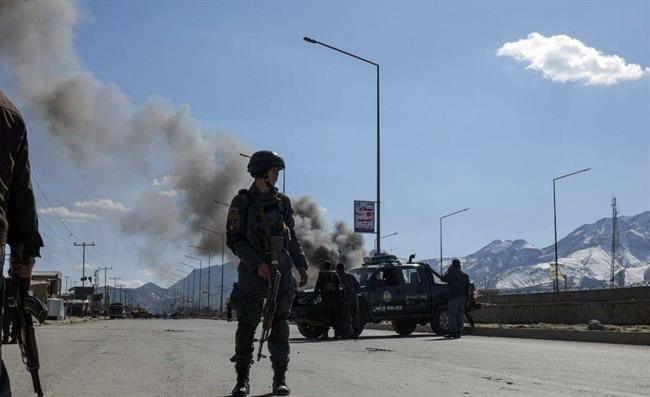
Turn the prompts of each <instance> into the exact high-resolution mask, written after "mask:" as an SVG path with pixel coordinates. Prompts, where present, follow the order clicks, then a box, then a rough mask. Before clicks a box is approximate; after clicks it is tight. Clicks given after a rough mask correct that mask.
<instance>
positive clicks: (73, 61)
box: [0, 0, 363, 276]
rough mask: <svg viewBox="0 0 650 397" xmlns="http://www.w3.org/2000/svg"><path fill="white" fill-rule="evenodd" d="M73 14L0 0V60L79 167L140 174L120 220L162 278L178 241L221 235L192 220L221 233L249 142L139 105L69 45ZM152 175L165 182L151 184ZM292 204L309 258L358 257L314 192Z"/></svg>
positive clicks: (184, 113) (59, 7)
mask: <svg viewBox="0 0 650 397" xmlns="http://www.w3.org/2000/svg"><path fill="white" fill-rule="evenodd" d="M79 18H80V16H79V12H78V10H77V9H76V8H75V6H74V3H73V2H71V1H29V0H28V1H18V0H0V37H1V38H2V39H1V40H0V61H1V62H2V63H3V64H4V65H5V66H6V70H7V71H8V73H9V74H10V76H11V80H12V82H13V84H14V88H15V91H16V93H17V94H18V95H19V97H20V99H21V101H22V102H23V103H24V104H25V105H26V106H27V107H28V109H29V111H30V112H33V113H34V114H36V115H37V116H39V117H40V118H41V119H42V120H43V122H44V123H45V125H46V126H47V131H48V132H50V133H51V134H52V135H53V136H55V137H56V139H57V140H58V141H59V142H60V143H61V144H62V146H63V147H64V148H65V151H66V153H67V154H68V156H69V157H70V158H71V159H72V160H73V161H75V162H76V163H77V164H79V165H80V166H82V165H83V166H87V165H90V164H94V165H96V166H97V165H98V164H100V165H99V166H97V169H98V170H101V169H105V170H106V171H105V172H107V173H111V174H119V175H120V177H117V178H115V180H116V181H119V180H124V179H125V178H129V180H131V179H139V180H147V184H146V185H144V186H142V187H141V188H140V189H139V190H140V193H139V194H138V197H137V200H136V203H135V205H134V207H133V208H132V210H131V211H130V212H129V214H128V215H127V216H125V217H124V219H122V220H121V222H120V227H121V229H122V231H124V232H125V233H127V234H129V235H132V236H134V237H135V238H138V239H140V243H141V244H139V245H138V255H139V259H140V261H141V264H142V265H143V266H145V267H147V268H148V270H149V271H151V272H152V273H154V274H156V275H158V276H164V275H165V274H166V272H167V271H168V270H169V268H170V266H169V264H170V263H171V264H173V265H175V264H176V263H175V262H176V258H178V255H179V249H182V247H183V246H184V245H186V244H185V243H181V244H179V242H185V241H193V242H196V241H197V238H200V239H201V240H200V246H204V247H208V248H210V249H211V250H212V252H213V254H218V253H220V250H221V249H222V244H221V237H220V236H218V235H215V234H212V233H203V232H200V231H199V230H198V227H199V226H203V227H207V228H210V229H214V230H215V231H217V232H219V233H224V232H225V222H226V215H227V208H226V207H225V206H220V205H216V204H215V203H214V202H213V200H219V201H222V202H229V201H230V199H231V198H232V197H233V196H234V194H235V193H236V192H237V190H239V189H241V188H243V187H246V185H247V184H248V183H249V182H248V181H249V179H248V176H247V175H246V173H245V162H244V161H243V160H242V158H241V157H240V156H239V153H242V152H244V153H250V152H251V149H250V148H248V147H247V146H246V145H245V144H243V143H241V142H240V141H239V140H238V139H237V138H236V137H233V136H230V135H226V134H216V133H207V132H206V131H203V130H202V129H201V127H200V125H199V123H198V122H197V120H195V119H194V118H193V117H192V116H191V114H190V110H189V107H188V106H174V105H173V104H171V103H169V102H167V101H166V100H164V99H162V98H157V97H155V98H152V99H149V100H148V101H147V102H146V103H145V104H144V105H143V106H142V107H141V108H137V107H135V106H134V105H133V104H132V103H131V102H130V100H129V99H128V97H127V96H126V95H125V94H124V93H123V92H122V90H121V89H120V88H119V87H117V86H115V85H114V84H107V83H104V82H102V81H100V80H99V79H97V77H95V75H94V74H93V73H92V72H91V71H89V70H86V69H85V68H84V67H83V65H82V63H81V61H80V60H79V57H78V56H77V54H76V52H75V50H74V45H73V36H74V29H75V26H76V24H77V22H78V20H79ZM161 163H162V164H161ZM153 178H156V179H157V180H159V181H162V182H159V183H156V184H154V185H152V184H150V183H149V182H148V181H151V180H152V179H153ZM116 188H121V186H116ZM295 204H296V214H297V222H296V223H297V225H298V230H297V233H298V236H299V238H301V240H302V241H303V244H304V246H305V250H306V251H307V253H308V256H309V259H310V260H311V263H314V264H320V263H321V262H322V260H323V259H325V258H328V259H330V260H332V261H336V260H338V259H339V258H343V259H344V260H345V261H348V262H353V261H355V262H356V261H357V260H358V258H359V257H361V256H363V245H362V243H363V241H362V239H361V237H360V236H358V235H354V234H353V233H351V232H350V231H349V230H348V228H347V227H346V226H345V225H344V224H343V223H338V224H336V226H335V231H334V233H329V232H328V231H327V227H326V225H325V224H324V223H323V221H322V219H321V217H320V214H319V211H318V208H319V207H318V205H317V204H316V203H315V202H313V200H311V199H308V198H303V199H299V200H297V202H296V203H295ZM225 253H226V254H227V255H229V254H230V250H226V252H225ZM197 254H199V253H198V252H197Z"/></svg>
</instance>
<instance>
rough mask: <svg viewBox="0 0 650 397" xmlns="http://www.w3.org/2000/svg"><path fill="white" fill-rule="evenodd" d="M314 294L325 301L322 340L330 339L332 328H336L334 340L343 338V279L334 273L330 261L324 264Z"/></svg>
mask: <svg viewBox="0 0 650 397" xmlns="http://www.w3.org/2000/svg"><path fill="white" fill-rule="evenodd" d="M314 293H315V294H316V295H320V296H321V297H322V299H323V327H324V330H323V335H322V336H321V339H322V340H327V339H328V338H329V336H328V333H329V329H330V327H332V328H334V338H335V339H339V338H340V337H341V334H342V332H341V310H342V308H343V285H342V284H341V279H340V278H339V276H338V275H337V274H336V272H334V271H332V264H331V263H330V262H329V261H325V262H324V263H323V270H321V271H320V273H318V279H317V280H316V286H315V287H314Z"/></svg>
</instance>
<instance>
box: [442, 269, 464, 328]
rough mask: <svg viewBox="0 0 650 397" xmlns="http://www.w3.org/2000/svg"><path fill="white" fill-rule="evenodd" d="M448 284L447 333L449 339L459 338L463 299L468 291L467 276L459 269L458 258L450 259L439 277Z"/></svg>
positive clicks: (461, 324)
mask: <svg viewBox="0 0 650 397" xmlns="http://www.w3.org/2000/svg"><path fill="white" fill-rule="evenodd" d="M441 279H442V281H444V282H446V283H447V284H448V285H449V302H448V304H447V308H448V310H449V335H448V337H449V338H451V339H459V338H460V334H461V333H462V332H463V325H464V324H463V323H464V321H463V319H464V317H465V299H466V297H467V294H468V292H469V276H467V274H465V273H463V271H462V270H460V260H458V259H454V260H453V261H451V266H449V269H448V270H447V273H445V274H444V275H443V276H442V277H441Z"/></svg>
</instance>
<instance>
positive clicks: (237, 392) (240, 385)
mask: <svg viewBox="0 0 650 397" xmlns="http://www.w3.org/2000/svg"><path fill="white" fill-rule="evenodd" d="M235 370H237V384H236V385H235V388H234V389H232V397H246V396H248V394H249V393H250V385H249V383H248V376H249V373H250V366H248V365H241V366H239V365H236V366H235ZM286 372H287V364H286V363H285V364H279V365H278V364H273V395H274V396H288V395H289V394H291V389H289V387H287V382H286V380H285V374H286Z"/></svg>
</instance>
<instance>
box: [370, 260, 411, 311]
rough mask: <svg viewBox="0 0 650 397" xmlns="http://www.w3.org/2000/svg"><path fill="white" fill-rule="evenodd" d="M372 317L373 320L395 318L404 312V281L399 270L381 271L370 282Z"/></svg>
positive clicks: (388, 268)
mask: <svg viewBox="0 0 650 397" xmlns="http://www.w3.org/2000/svg"><path fill="white" fill-rule="evenodd" d="M369 285H370V286H371V288H370V311H371V313H370V315H371V316H372V317H373V319H383V318H388V317H394V315H395V314H396V313H398V314H403V310H404V291H403V289H404V279H403V275H402V272H401V271H400V269H399V268H395V267H385V268H382V269H379V270H378V271H377V272H375V274H374V275H373V277H372V279H371V280H370V284H369Z"/></svg>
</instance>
